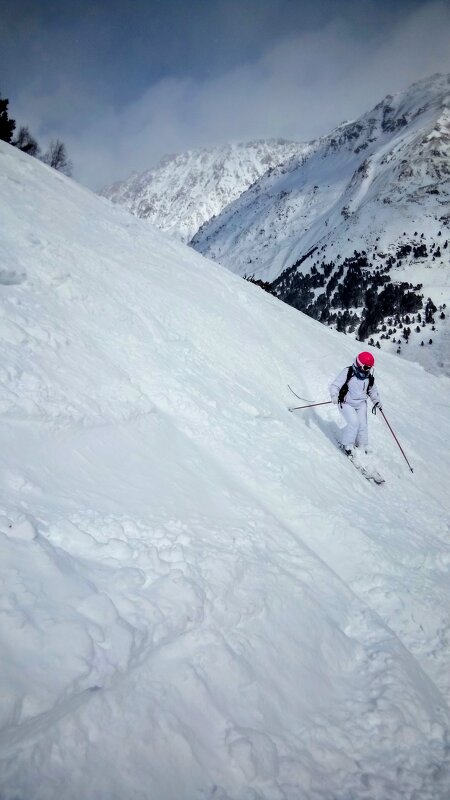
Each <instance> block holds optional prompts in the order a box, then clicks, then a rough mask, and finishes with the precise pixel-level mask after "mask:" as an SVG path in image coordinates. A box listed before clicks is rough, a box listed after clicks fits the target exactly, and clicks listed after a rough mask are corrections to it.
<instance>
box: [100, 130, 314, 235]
mask: <svg viewBox="0 0 450 800" xmlns="http://www.w3.org/2000/svg"><path fill="white" fill-rule="evenodd" d="M307 149H308V145H302V144H300V143H299V142H288V141H285V140H284V139H269V140H258V141H253V142H244V143H241V144H227V145H222V146H219V147H214V148H210V149H206V148H204V149H200V150H189V151H187V152H185V153H178V154H176V155H173V156H166V157H165V158H164V159H162V161H161V162H160V163H159V164H158V165H157V166H156V167H154V168H153V169H149V170H147V171H146V172H142V173H133V175H130V177H129V178H128V179H127V180H124V181H119V182H117V183H115V184H113V185H112V186H107V187H105V188H104V189H103V190H102V191H101V192H100V194H101V195H102V196H103V197H107V198H108V199H109V200H112V201H113V202H114V203H119V204H120V205H123V206H125V208H128V210H129V211H131V213H132V214H135V215H136V216H137V217H141V218H142V219H146V220H148V221H149V222H152V223H153V224H154V225H156V226H157V227H158V228H160V229H161V230H163V231H166V232H167V233H170V234H171V235H172V236H174V237H175V238H176V239H180V240H181V241H184V242H188V241H189V240H190V239H191V238H192V237H193V235H194V234H195V233H196V232H197V231H198V229H199V228H200V226H201V225H203V223H204V222H206V221H207V220H209V219H211V217H214V216H215V215H216V214H220V212H221V211H222V209H223V208H224V207H225V206H226V205H228V203H231V201H232V200H235V199H236V198H237V197H239V195H240V194H241V193H242V192H243V191H244V190H245V189H248V187H249V186H250V185H251V184H252V183H254V182H255V181H256V180H257V179H258V178H260V177H261V175H263V173H265V172H266V171H267V170H268V169H270V168H272V167H275V166H277V165H278V164H281V163H283V162H284V161H287V160H289V159H290V158H291V156H294V155H299V153H303V152H304V151H306V150H307Z"/></svg>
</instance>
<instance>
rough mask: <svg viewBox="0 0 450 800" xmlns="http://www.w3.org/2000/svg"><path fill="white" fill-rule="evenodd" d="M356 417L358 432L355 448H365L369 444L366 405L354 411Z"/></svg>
mask: <svg viewBox="0 0 450 800" xmlns="http://www.w3.org/2000/svg"><path fill="white" fill-rule="evenodd" d="M356 413H357V417H358V432H357V434H356V446H357V447H367V445H368V444H369V429H368V426H367V403H364V405H362V406H360V408H357V409H356Z"/></svg>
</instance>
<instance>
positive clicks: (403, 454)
mask: <svg viewBox="0 0 450 800" xmlns="http://www.w3.org/2000/svg"><path fill="white" fill-rule="evenodd" d="M380 411H381V414H382V416H383V419H384V421H385V423H386V425H387V426H388V428H389V430H390V432H391V433H392V436H393V437H394V439H395V441H396V442H397V444H398V446H399V448H400V450H401V453H402V456H403V458H404V459H405V461H406V463H407V464H408V467H409V468H410V470H411V472H414V470H413V468H412V466H411V464H410V463H409V461H408V459H407V458H406V456H405V453H404V452H403V448H402V446H401V444H400V442H399V440H398V439H397V437H396V435H395V433H394V431H393V430H392V428H391V426H390V425H389V422H388V421H387V419H386V415H385V413H384V411H382V410H381V409H380Z"/></svg>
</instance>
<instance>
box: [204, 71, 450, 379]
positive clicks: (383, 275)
mask: <svg viewBox="0 0 450 800" xmlns="http://www.w3.org/2000/svg"><path fill="white" fill-rule="evenodd" d="M449 98H450V76H449V75H435V76H433V77H431V78H429V79H426V80H423V81H421V82H419V83H417V84H414V85H413V86H411V87H410V88H409V89H408V90H406V91H404V92H400V93H398V94H396V95H394V96H391V95H389V96H387V97H386V98H385V99H384V100H383V101H382V102H380V103H379V104H378V105H377V106H376V107H375V108H374V109H372V111H370V112H368V113H367V114H364V115H363V116H362V117H361V118H360V119H358V120H357V121H355V122H351V123H346V124H343V125H341V126H340V127H339V128H337V129H336V130H334V131H333V132H332V133H331V134H330V135H329V136H326V137H324V138H322V139H320V140H317V141H316V142H313V143H311V146H310V150H309V152H307V153H306V154H304V155H303V156H301V157H299V158H297V159H296V158H293V159H291V161H290V162H289V163H287V164H285V165H281V166H279V167H276V168H274V169H273V170H271V172H270V174H266V175H264V176H263V177H262V178H261V179H260V180H259V181H257V182H256V183H255V184H254V185H253V186H251V187H250V188H249V189H248V190H247V191H246V192H245V193H243V194H242V195H241V197H239V198H238V199H237V200H235V201H234V202H233V203H231V204H230V205H229V206H227V207H226V208H225V209H224V211H223V212H222V213H221V214H220V215H219V216H218V217H216V219H214V220H211V221H210V222H208V223H205V225H203V227H202V228H201V230H200V231H199V232H198V233H197V234H196V236H195V237H194V238H193V240H192V244H193V246H194V247H195V248H196V249H197V250H198V251H199V252H201V253H203V254H205V255H207V256H209V257H211V258H213V259H214V260H216V261H218V262H220V263H221V264H223V265H225V266H226V267H228V268H229V269H230V270H232V271H234V272H237V273H238V274H240V275H244V274H247V275H250V276H251V275H254V276H255V278H257V279H261V280H263V281H265V282H268V283H273V282H274V285H273V287H272V288H273V289H274V290H275V291H276V292H277V294H278V296H279V297H281V298H282V299H284V300H286V301H287V302H290V303H291V304H293V305H295V306H296V307H297V308H299V309H301V310H304V311H306V312H307V313H309V314H310V315H311V316H314V317H315V318H316V319H320V320H321V321H322V322H325V323H327V324H331V325H333V326H335V327H337V328H338V329H339V330H341V331H346V332H351V331H356V332H358V333H359V338H360V339H363V340H367V339H368V338H369V337H372V339H373V341H374V343H376V342H378V343H379V344H381V346H383V347H387V348H389V349H390V350H392V351H393V350H398V349H399V336H400V337H401V342H402V343H403V344H404V345H405V344H406V343H408V341H409V343H410V344H413V348H414V353H413V355H412V354H411V353H410V355H412V357H413V358H414V359H420V358H422V360H423V363H424V364H426V365H427V366H431V363H429V361H430V354H429V353H428V354H425V352H424V351H422V352H420V347H419V345H420V342H421V341H422V340H423V338H424V337H425V340H426V343H427V344H428V338H429V334H430V332H431V329H430V331H429V330H428V329H427V330H425V331H422V322H423V319H418V318H417V313H419V312H421V315H420V316H421V317H424V316H425V304H426V302H427V297H428V296H431V298H432V300H433V302H434V305H435V306H436V309H437V313H436V315H435V317H434V325H435V328H433V325H432V326H431V328H432V329H433V330H432V332H431V335H432V336H433V333H435V329H436V327H437V333H436V337H437V338H438V339H441V340H442V342H441V345H442V346H441V347H440V349H439V352H436V353H435V358H434V362H435V367H437V368H438V369H442V363H443V362H445V364H444V366H445V368H446V370H447V373H448V374H450V330H449V328H448V325H447V322H445V323H443V322H442V321H441V320H440V316H441V315H442V313H444V316H446V315H445V310H444V304H445V305H447V304H448V302H449V300H450V291H449V281H448V268H449V255H448V254H449V252H450V249H448V240H449V239H450V203H449V201H450V182H449V176H450V99H449ZM282 273H284V274H282ZM280 275H281V276H282V277H280ZM305 277H306V280H305ZM383 282H384V283H390V284H396V285H398V284H401V283H404V284H409V283H411V284H412V286H405V291H407V290H413V291H415V292H416V294H417V295H420V294H422V295H423V303H422V304H421V305H418V304H417V303H414V302H412V303H409V304H408V302H406V303H405V304H402V302H400V298H403V297H404V294H405V291H402V292H398V291H397V290H395V291H394V290H393V289H392V288H391V287H389V289H386V291H385V294H384V296H383V297H382V298H381V300H380V301H379V302H378V306H379V307H378V308H377V309H374V308H373V306H374V297H376V296H377V294H378V295H379V294H380V293H381V291H380V290H381V289H382V287H383V285H384V283H383ZM417 285H419V288H418V289H414V287H415V286H417ZM385 288H386V287H385ZM367 291H369V292H371V294H369V298H367V296H366V293H367ZM394 294H395V295H396V297H395V299H394V300H392V302H391V300H390V295H392V297H394ZM387 295H389V297H388V296H387ZM411 309H412V311H413V312H414V313H411ZM405 310H406V313H405ZM408 314H409V317H410V322H409V323H408V322H405V317H406V316H407V315H408ZM413 317H414V319H413ZM361 323H363V324H362V326H361V328H360V324H361ZM383 324H385V325H386V328H385V329H383ZM405 327H406V328H408V327H409V328H410V329H411V335H408V337H407V338H406V340H405V338H404V337H403V333H402V330H403V329H404V328H405ZM417 327H418V328H419V329H420V330H419V331H417V330H416V328H417ZM389 329H390V330H391V334H389V333H388V331H389ZM394 329H395V330H394ZM442 343H443V344H442ZM400 349H402V348H401V346H400ZM409 350H412V348H411V347H410V348H409ZM407 352H408V348H406V347H403V353H404V354H407Z"/></svg>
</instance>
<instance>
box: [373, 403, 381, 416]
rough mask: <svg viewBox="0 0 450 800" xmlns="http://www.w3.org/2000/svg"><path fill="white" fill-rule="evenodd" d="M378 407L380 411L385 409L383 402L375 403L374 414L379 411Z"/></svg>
mask: <svg viewBox="0 0 450 800" xmlns="http://www.w3.org/2000/svg"><path fill="white" fill-rule="evenodd" d="M377 408H378V410H379V411H383V408H382V406H381V403H374V404H373V408H372V414H376V413H377Z"/></svg>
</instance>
